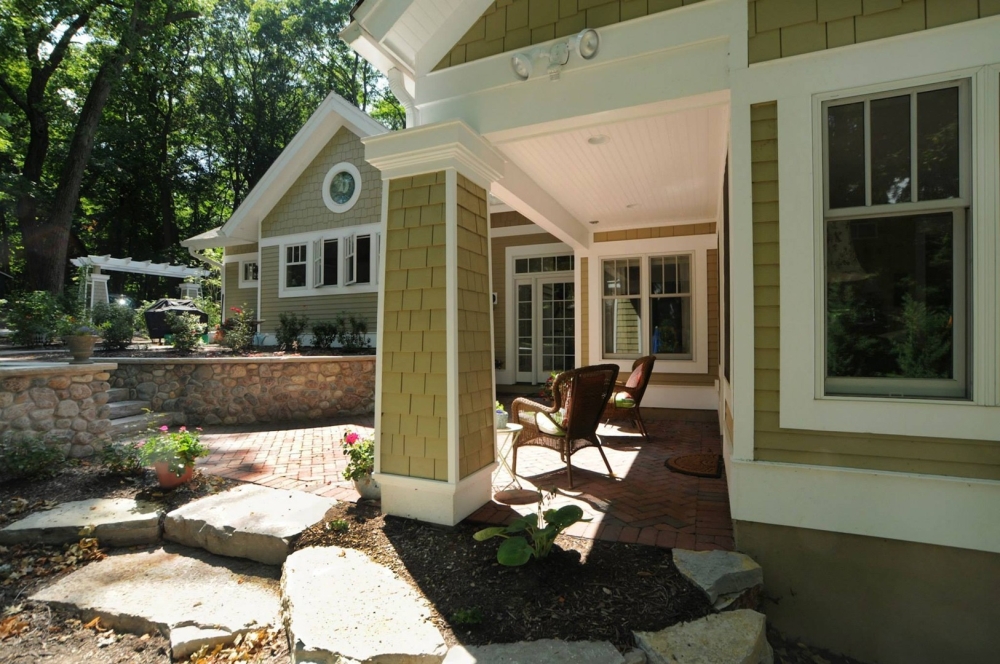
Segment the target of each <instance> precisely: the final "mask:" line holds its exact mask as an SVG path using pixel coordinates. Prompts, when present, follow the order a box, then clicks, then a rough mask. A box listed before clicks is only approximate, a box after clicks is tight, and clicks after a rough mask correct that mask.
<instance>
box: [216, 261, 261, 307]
mask: <svg viewBox="0 0 1000 664" xmlns="http://www.w3.org/2000/svg"><path fill="white" fill-rule="evenodd" d="M224 267H225V273H224V274H225V276H224V277H223V278H224V279H225V282H224V288H225V293H226V301H225V303H224V304H225V309H224V310H223V312H222V314H223V315H222V317H223V318H229V317H230V315H231V312H230V311H229V308H230V307H242V306H243V305H244V304H245V305H246V306H247V307H249V308H250V309H253V310H254V311H256V310H257V289H256V288H240V264H239V263H226V264H225V266H224ZM257 267H258V269H259V268H260V266H259V265H258V266H257ZM258 283H259V282H258Z"/></svg>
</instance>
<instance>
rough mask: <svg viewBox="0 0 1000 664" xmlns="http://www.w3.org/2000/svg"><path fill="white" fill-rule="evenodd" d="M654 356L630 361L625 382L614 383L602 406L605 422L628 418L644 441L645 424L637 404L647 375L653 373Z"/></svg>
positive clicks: (644, 390)
mask: <svg viewBox="0 0 1000 664" xmlns="http://www.w3.org/2000/svg"><path fill="white" fill-rule="evenodd" d="M655 361H656V357H655V356H653V355H647V356H646V357H640V358H639V359H638V360H636V361H635V362H633V363H632V373H631V375H629V377H628V380H627V381H625V383H618V384H617V385H615V393H614V394H613V395H612V396H611V398H610V399H608V403H607V405H606V406H605V407H604V416H603V418H602V419H604V421H605V422H607V421H610V420H629V421H631V422H632V424H633V425H635V427H636V428H637V429H639V433H641V434H642V439H643V440H644V441H648V440H649V436H648V435H647V434H646V425H645V424H644V423H643V421H642V412H641V411H640V410H639V406H640V405H641V404H642V395H644V394H645V393H646V386H647V385H649V377H650V376H652V375H653V363H654V362H655Z"/></svg>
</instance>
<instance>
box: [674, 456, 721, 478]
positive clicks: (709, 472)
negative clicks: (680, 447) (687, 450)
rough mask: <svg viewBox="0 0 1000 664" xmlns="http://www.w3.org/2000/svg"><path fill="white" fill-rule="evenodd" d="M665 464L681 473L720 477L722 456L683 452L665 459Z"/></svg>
mask: <svg viewBox="0 0 1000 664" xmlns="http://www.w3.org/2000/svg"><path fill="white" fill-rule="evenodd" d="M665 465H666V466H667V468H669V469H670V470H672V471H674V472H675V473H681V474H682V475H693V476H695V477H722V456H721V455H719V454H685V455H684V456H678V457H671V458H669V459H667V463H666V464H665Z"/></svg>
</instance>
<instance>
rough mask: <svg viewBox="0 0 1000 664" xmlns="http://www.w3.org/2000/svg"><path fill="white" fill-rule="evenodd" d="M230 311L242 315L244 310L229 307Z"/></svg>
mask: <svg viewBox="0 0 1000 664" xmlns="http://www.w3.org/2000/svg"><path fill="white" fill-rule="evenodd" d="M229 310H230V311H235V312H236V313H238V314H241V313H243V310H242V309H240V308H239V307H229Z"/></svg>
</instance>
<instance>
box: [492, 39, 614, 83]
mask: <svg viewBox="0 0 1000 664" xmlns="http://www.w3.org/2000/svg"><path fill="white" fill-rule="evenodd" d="M600 45H601V37H600V35H598V34H597V30H594V29H592V28H588V29H587V30H582V31H580V32H578V33H577V34H575V35H573V36H572V37H570V38H568V39H564V40H561V41H557V42H555V43H554V44H552V45H550V46H547V47H545V46H541V47H539V48H535V49H532V50H530V51H527V52H526V53H516V54H514V55H512V56H511V58H510V68H511V70H512V71H513V72H514V75H515V76H517V78H519V79H521V80H522V81H526V80H528V79H529V78H531V76H532V74H533V73H534V72H535V64H536V62H537V63H538V64H539V65H541V64H542V63H543V62H544V65H545V72H546V73H547V74H548V75H549V78H550V79H552V80H557V79H558V78H559V73H560V71H561V69H562V68H563V66H565V65H566V63H568V62H569V58H570V54H571V53H572V52H574V51H575V52H576V54H577V55H579V56H580V57H581V58H583V59H584V60H590V59H591V58H593V57H594V56H595V55H597V50H598V48H600ZM540 70H541V69H540V68H539V71H540Z"/></svg>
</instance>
